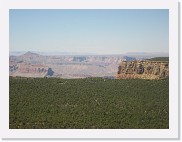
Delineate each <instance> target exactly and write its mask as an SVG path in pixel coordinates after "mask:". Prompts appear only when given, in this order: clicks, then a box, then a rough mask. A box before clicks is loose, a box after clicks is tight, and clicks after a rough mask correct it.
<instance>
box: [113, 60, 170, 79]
mask: <svg viewBox="0 0 182 142" xmlns="http://www.w3.org/2000/svg"><path fill="white" fill-rule="evenodd" d="M168 76H169V62H168V61H150V60H145V61H121V63H120V65H119V67H118V73H117V75H116V78H118V79H136V78H141V79H165V78H167V77H168Z"/></svg>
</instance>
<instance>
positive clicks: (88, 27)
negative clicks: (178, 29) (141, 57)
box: [9, 9, 169, 54]
mask: <svg viewBox="0 0 182 142" xmlns="http://www.w3.org/2000/svg"><path fill="white" fill-rule="evenodd" d="M9 45H10V47H9V48H10V52H14V51H38V52H77V53H78V52H81V53H96V54H122V53H126V52H168V50H169V11H168V10H167V9H151V10H149V9H143V10H137V9H135V10H134V9H128V10H127V9H82V10H81V9H61V10H53V9H45V10H41V9H40V10H35V9H19V10H18V9H11V10H10V11H9Z"/></svg>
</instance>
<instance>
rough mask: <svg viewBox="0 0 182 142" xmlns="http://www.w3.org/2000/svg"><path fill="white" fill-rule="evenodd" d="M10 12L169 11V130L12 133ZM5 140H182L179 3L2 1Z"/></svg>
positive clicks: (164, 0) (152, 0)
mask: <svg viewBox="0 0 182 142" xmlns="http://www.w3.org/2000/svg"><path fill="white" fill-rule="evenodd" d="M10 9H169V70H170V72H169V129H9V67H8V66H9V10H10ZM0 19H3V20H1V22H0V31H2V32H0V39H1V41H0V42H1V43H0V49H1V50H0V51H1V52H0V58H1V59H0V65H1V70H0V72H1V76H0V77H1V79H0V80H1V83H0V84H1V88H0V89H1V90H0V97H1V98H0V111H1V115H0V116H1V117H0V121H1V124H0V126H1V130H3V131H2V132H1V133H2V135H1V138H62V139H65V138H69V139H71V138H73V139H78V138H79V139H80V138H84V139H88V138H91V139H92V138H94V139H106V138H109V139H141V138H142V139H143V138H144V139H178V138H179V126H178V124H179V104H178V103H179V102H178V99H179V81H178V80H179V78H178V77H179V76H178V75H179V74H178V73H179V72H178V71H179V67H178V65H179V61H178V1H177V0H150V1H149V0H30V1H27V0H13V1H12V0H4V1H0Z"/></svg>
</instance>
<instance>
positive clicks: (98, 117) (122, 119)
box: [9, 77, 169, 129]
mask: <svg viewBox="0 0 182 142" xmlns="http://www.w3.org/2000/svg"><path fill="white" fill-rule="evenodd" d="M9 85H10V86H9V128H10V129H168V128H169V79H163V80H142V79H123V80H122V79H104V78H85V79H61V78H22V77H10V78H9Z"/></svg>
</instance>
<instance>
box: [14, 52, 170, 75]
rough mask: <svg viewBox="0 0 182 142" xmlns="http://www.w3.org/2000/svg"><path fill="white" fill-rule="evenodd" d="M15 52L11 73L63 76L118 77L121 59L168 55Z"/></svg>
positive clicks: (165, 54)
mask: <svg viewBox="0 0 182 142" xmlns="http://www.w3.org/2000/svg"><path fill="white" fill-rule="evenodd" d="M20 53H22V52H20ZM12 54H13V53H11V54H10V55H11V56H10V76H22V77H61V78H85V77H108V78H115V76H116V73H117V71H118V66H119V64H120V62H121V61H134V60H144V59H150V58H152V57H158V56H160V57H163V56H164V57H165V56H167V55H168V54H167V53H163V54H162V53H155V54H149V53H148V54H147V53H141V54H139V53H138V54H136V53H135V54H134V53H132V55H133V56H126V55H41V54H38V53H33V52H26V53H24V54H21V55H17V53H14V55H12ZM47 54H48V53H47ZM50 54H52V53H50ZM70 54H71V53H70ZM15 55H16V56H15ZM48 70H49V71H48Z"/></svg>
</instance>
